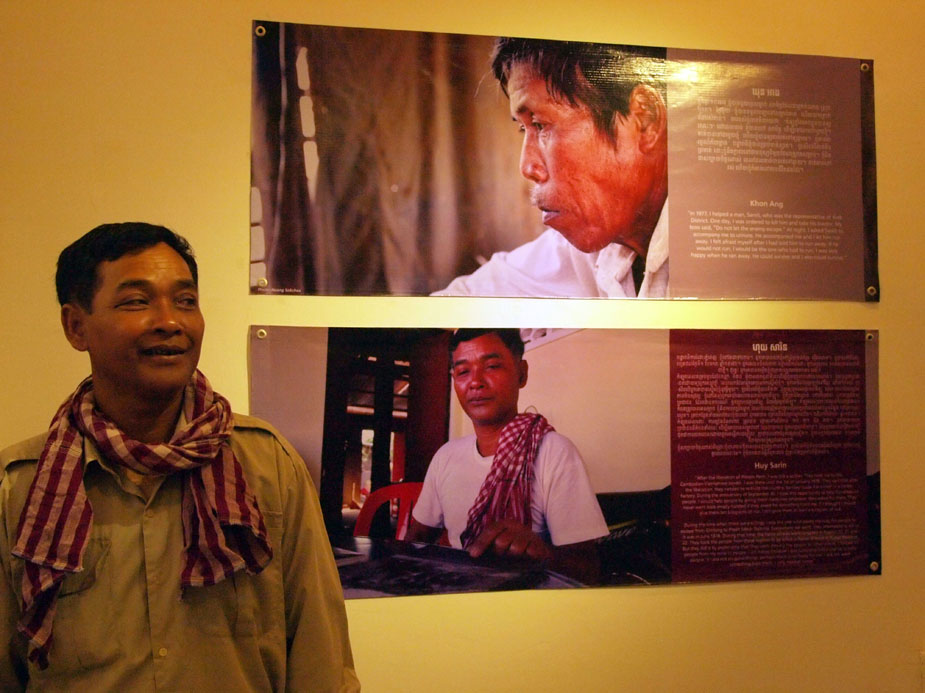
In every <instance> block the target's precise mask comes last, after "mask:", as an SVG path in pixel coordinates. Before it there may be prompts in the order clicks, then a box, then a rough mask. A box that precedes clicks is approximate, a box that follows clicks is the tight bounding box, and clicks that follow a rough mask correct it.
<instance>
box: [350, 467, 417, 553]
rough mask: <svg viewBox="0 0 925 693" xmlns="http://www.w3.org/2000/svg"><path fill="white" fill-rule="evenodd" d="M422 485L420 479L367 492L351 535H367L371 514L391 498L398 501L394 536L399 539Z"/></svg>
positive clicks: (371, 519) (406, 525)
mask: <svg viewBox="0 0 925 693" xmlns="http://www.w3.org/2000/svg"><path fill="white" fill-rule="evenodd" d="M423 486H424V484H423V482H420V481H406V482H403V483H400V484H389V485H388V486H383V487H382V488H380V489H376V490H375V491H373V492H372V493H370V494H369V497H368V498H367V499H366V500H365V501H364V503H363V507H362V508H360V514H359V515H357V522H356V525H354V527H353V536H355V537H366V536H369V526H370V525H371V524H372V521H373V515H375V514H376V510H378V509H379V506H381V505H382V504H383V503H389V502H391V501H393V500H397V501H398V523H397V524H396V525H395V538H396V539H401V538H403V537H404V536H405V532H407V531H408V526H409V525H410V524H411V510H412V508H414V504H415V503H416V502H417V500H418V496H419V495H421V488H422V487H423Z"/></svg>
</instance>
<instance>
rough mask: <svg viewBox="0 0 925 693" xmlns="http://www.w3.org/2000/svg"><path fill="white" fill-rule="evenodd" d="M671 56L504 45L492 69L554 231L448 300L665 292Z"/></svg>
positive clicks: (455, 284) (536, 43)
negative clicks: (667, 75)
mask: <svg viewBox="0 0 925 693" xmlns="http://www.w3.org/2000/svg"><path fill="white" fill-rule="evenodd" d="M664 66H665V50H664V49H658V48H643V47H628V46H613V45H608V44H597V43H582V42H571V41H544V40H531V39H514V38H500V39H498V41H497V42H496V45H495V51H494V55H493V58H492V69H493V71H494V74H495V77H496V78H497V79H498V81H499V83H500V85H501V88H502V89H503V90H504V92H505V94H507V95H508V97H509V99H510V110H511V117H512V118H513V120H514V122H515V123H516V124H517V126H518V128H519V129H520V131H521V132H522V133H523V147H522V150H521V155H520V172H521V174H522V175H523V176H524V177H525V178H527V179H528V180H529V181H530V182H531V183H533V192H532V200H533V203H534V204H535V205H536V206H537V207H538V208H539V209H540V211H541V212H542V215H543V224H544V225H545V226H547V227H548V228H547V230H546V231H545V232H544V233H543V234H542V235H540V236H539V237H538V238H536V239H535V240H533V241H530V242H529V243H526V244H524V245H522V246H520V247H519V248H516V249H514V250H512V251H510V252H499V253H495V254H494V255H493V256H492V257H491V259H490V260H489V261H488V262H487V263H485V264H484V265H482V267H480V268H479V269H478V270H476V271H475V272H474V273H473V274H470V275H466V276H462V277H457V278H456V279H454V280H453V281H452V282H451V283H450V285H449V286H447V287H446V288H445V289H443V290H442V291H438V292H436V293H437V294H438V295H447V296H454V295H457V296H459V295H475V296H567V297H625V296H629V297H633V296H639V297H641V298H653V297H664V296H666V295H667V290H668V203H667V200H668V113H667V108H666V105H665V100H666V97H665V87H664Z"/></svg>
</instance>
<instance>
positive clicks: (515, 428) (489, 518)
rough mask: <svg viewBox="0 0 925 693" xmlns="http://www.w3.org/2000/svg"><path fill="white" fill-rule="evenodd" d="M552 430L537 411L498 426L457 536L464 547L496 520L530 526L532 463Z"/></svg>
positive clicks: (467, 546)
mask: <svg viewBox="0 0 925 693" xmlns="http://www.w3.org/2000/svg"><path fill="white" fill-rule="evenodd" d="M554 430H556V429H554V428H553V427H552V426H551V425H550V423H549V422H548V421H547V420H546V417H544V416H542V415H541V414H518V415H517V416H515V417H514V420H513V421H511V422H510V423H509V424H508V425H507V426H505V427H504V428H503V429H501V435H500V436H499V438H498V448H497V449H496V450H495V458H494V459H493V460H492V462H491V469H489V470H488V476H486V477H485V481H483V482H482V488H480V489H479V495H478V496H476V498H475V503H474V504H473V506H472V507H471V508H469V517H468V521H467V522H466V528H465V529H464V530H463V532H462V534H460V535H459V540H460V542H461V543H462V546H463V548H464V549H467V548H469V545H470V544H471V543H472V542H473V541H475V539H476V537H478V536H479V535H480V534H481V533H482V532H483V531H484V530H485V529H486V528H487V527H488V526H489V525H490V524H491V523H492V522H495V521H496V520H508V519H510V520H517V522H520V523H521V524H524V525H526V526H527V527H530V526H532V518H531V516H530V488H531V486H532V483H533V463H534V462H535V461H536V452H537V450H539V447H540V441H541V440H543V436H545V435H546V434H547V433H549V432H550V431H554Z"/></svg>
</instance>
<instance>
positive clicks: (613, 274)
mask: <svg viewBox="0 0 925 693" xmlns="http://www.w3.org/2000/svg"><path fill="white" fill-rule="evenodd" d="M590 256H591V257H590V260H591V263H592V266H593V267H594V279H595V281H596V282H597V285H598V287H600V289H601V290H602V291H603V292H604V293H605V294H606V295H607V296H608V297H609V298H613V297H622V296H630V297H632V296H635V295H636V287H635V286H634V284H633V272H632V268H633V260H635V259H636V253H635V251H633V250H631V249H630V248H628V247H627V246H625V245H620V244H619V243H611V244H610V245H608V246H606V247H605V248H603V249H602V250H599V251H598V252H597V253H590ZM667 261H668V200H667V199H666V200H665V204H664V205H663V206H662V211H661V213H660V214H659V217H658V222H657V223H656V224H655V229H653V231H652V237H651V238H650V239H649V249H648V252H647V253H646V275H647V276H648V275H650V274H653V273H655V272H657V271H658V270H659V269H661V267H662V266H663V265H664V264H665V262H667ZM643 281H645V280H643Z"/></svg>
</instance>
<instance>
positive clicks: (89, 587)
mask: <svg viewBox="0 0 925 693" xmlns="http://www.w3.org/2000/svg"><path fill="white" fill-rule="evenodd" d="M110 547H111V543H110V539H109V538H108V537H100V536H91V537H90V539H88V541H87V547H86V549H85V551H84V558H83V570H82V571H80V572H79V573H72V574H70V575H68V576H67V577H65V578H64V580H63V581H62V582H61V589H60V590H59V592H58V599H57V602H56V605H55V615H54V620H53V621H52V635H53V638H54V639H53V642H52V647H51V652H50V653H49V658H48V663H49V666H48V669H46V670H45V671H44V672H38V671H35V672H33V674H34V676H35V678H36V680H37V681H38V680H39V679H41V678H43V677H46V676H47V677H48V678H49V679H54V678H57V677H59V676H66V675H67V674H68V673H69V672H75V671H79V670H89V669H95V668H99V667H103V666H107V665H109V664H111V663H112V662H114V661H115V660H116V659H117V658H118V657H119V655H120V644H119V643H120V642H121V641H122V638H121V637H120V633H119V632H118V627H119V623H118V620H117V619H116V618H115V615H114V614H115V609H116V605H115V604H113V595H112V588H111V582H110V578H109V570H110V568H111V563H112V556H111V551H110ZM17 568H18V569H19V570H20V571H21V570H22V562H21V561H18V562H17Z"/></svg>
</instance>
